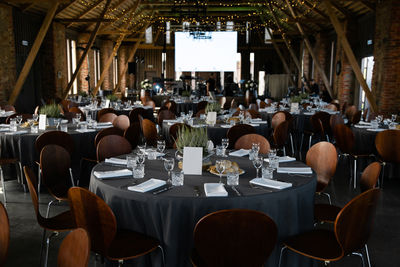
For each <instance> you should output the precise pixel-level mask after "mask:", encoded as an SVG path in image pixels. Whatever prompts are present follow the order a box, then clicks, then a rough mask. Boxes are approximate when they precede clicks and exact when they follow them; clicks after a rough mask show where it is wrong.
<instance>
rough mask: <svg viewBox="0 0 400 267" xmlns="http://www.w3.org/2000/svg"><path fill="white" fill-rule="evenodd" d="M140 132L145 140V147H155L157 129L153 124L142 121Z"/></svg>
mask: <svg viewBox="0 0 400 267" xmlns="http://www.w3.org/2000/svg"><path fill="white" fill-rule="evenodd" d="M142 132H143V136H144V138H145V139H146V143H147V145H150V146H156V145H157V127H156V124H155V123H154V122H152V121H151V120H148V119H143V121H142Z"/></svg>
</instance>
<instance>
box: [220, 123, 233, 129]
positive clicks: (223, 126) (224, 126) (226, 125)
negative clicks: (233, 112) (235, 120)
mask: <svg viewBox="0 0 400 267" xmlns="http://www.w3.org/2000/svg"><path fill="white" fill-rule="evenodd" d="M231 127H232V126H231V125H230V124H221V128H231Z"/></svg>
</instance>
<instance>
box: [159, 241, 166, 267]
mask: <svg viewBox="0 0 400 267" xmlns="http://www.w3.org/2000/svg"><path fill="white" fill-rule="evenodd" d="M158 248H159V249H160V250H161V259H162V266H163V267H165V254H164V249H163V247H162V246H161V245H158Z"/></svg>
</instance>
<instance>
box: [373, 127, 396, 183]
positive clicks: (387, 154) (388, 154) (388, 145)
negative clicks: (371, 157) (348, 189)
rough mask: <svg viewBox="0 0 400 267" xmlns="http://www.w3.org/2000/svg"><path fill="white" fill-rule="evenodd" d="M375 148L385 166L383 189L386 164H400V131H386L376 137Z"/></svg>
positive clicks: (383, 170)
mask: <svg viewBox="0 0 400 267" xmlns="http://www.w3.org/2000/svg"><path fill="white" fill-rule="evenodd" d="M375 147H376V150H377V151H378V154H379V159H380V161H381V163H382V165H383V168H382V177H381V187H382V186H383V178H384V176H385V166H386V163H388V162H390V163H395V164H399V163H400V131H398V130H386V131H383V132H380V133H378V134H377V135H376V137H375Z"/></svg>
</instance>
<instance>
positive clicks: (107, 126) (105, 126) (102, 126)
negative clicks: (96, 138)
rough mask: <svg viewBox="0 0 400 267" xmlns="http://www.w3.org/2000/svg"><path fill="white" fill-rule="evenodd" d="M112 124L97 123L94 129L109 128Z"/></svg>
mask: <svg viewBox="0 0 400 267" xmlns="http://www.w3.org/2000/svg"><path fill="white" fill-rule="evenodd" d="M112 126H113V125H112V124H111V125H100V126H99V125H97V126H96V129H105V128H110V127H112Z"/></svg>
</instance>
